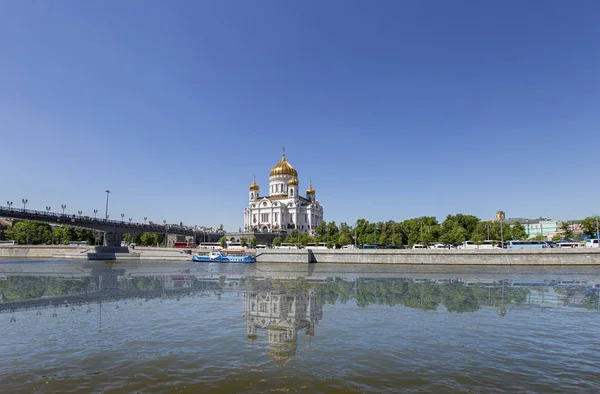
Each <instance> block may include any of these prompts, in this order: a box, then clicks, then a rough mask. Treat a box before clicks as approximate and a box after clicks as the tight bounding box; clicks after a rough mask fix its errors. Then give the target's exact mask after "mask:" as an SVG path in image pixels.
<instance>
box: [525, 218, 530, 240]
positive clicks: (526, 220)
mask: <svg viewBox="0 0 600 394" xmlns="http://www.w3.org/2000/svg"><path fill="white" fill-rule="evenodd" d="M525 223H527V238H529V219H525Z"/></svg>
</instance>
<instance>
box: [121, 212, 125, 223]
mask: <svg viewBox="0 0 600 394" xmlns="http://www.w3.org/2000/svg"><path fill="white" fill-rule="evenodd" d="M124 218H125V214H124V213H122V214H121V221H123V220H124Z"/></svg>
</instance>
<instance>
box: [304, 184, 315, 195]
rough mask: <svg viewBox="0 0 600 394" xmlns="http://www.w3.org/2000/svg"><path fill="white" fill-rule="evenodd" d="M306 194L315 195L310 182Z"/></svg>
mask: <svg viewBox="0 0 600 394" xmlns="http://www.w3.org/2000/svg"><path fill="white" fill-rule="evenodd" d="M306 194H315V189H313V187H312V181H311V182H310V187H309V188H308V189H307V190H306Z"/></svg>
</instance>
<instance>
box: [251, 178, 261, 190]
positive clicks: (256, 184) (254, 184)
mask: <svg viewBox="0 0 600 394" xmlns="http://www.w3.org/2000/svg"><path fill="white" fill-rule="evenodd" d="M250 190H260V186H258V183H256V175H254V182H252V184H251V185H250Z"/></svg>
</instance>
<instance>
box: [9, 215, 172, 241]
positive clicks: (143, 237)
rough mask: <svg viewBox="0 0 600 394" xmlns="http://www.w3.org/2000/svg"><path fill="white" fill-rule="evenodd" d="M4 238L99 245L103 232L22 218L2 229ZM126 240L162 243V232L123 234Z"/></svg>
mask: <svg viewBox="0 0 600 394" xmlns="http://www.w3.org/2000/svg"><path fill="white" fill-rule="evenodd" d="M4 235H5V237H6V239H8V240H12V241H16V242H17V243H18V244H21V245H66V244H68V243H69V242H76V241H77V242H82V241H83V242H87V243H88V244H89V245H101V244H102V243H103V237H104V233H103V232H102V231H96V230H90V229H84V228H78V227H72V226H51V225H49V224H48V223H41V222H34V221H30V220H22V221H19V222H16V223H15V224H13V225H12V227H11V228H9V229H7V230H5V231H4ZM123 240H124V241H126V242H136V243H137V244H138V245H145V246H152V245H157V244H162V243H163V241H164V235H163V234H154V233H143V234H124V236H123Z"/></svg>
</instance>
